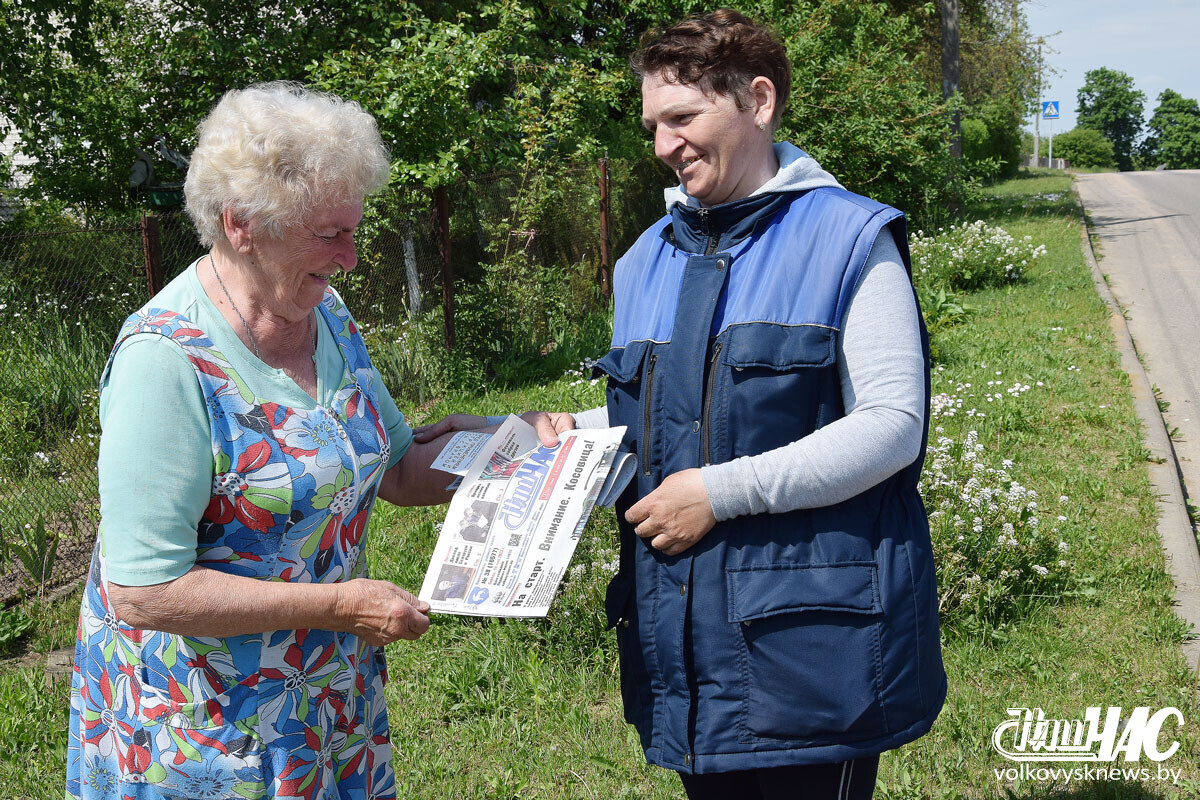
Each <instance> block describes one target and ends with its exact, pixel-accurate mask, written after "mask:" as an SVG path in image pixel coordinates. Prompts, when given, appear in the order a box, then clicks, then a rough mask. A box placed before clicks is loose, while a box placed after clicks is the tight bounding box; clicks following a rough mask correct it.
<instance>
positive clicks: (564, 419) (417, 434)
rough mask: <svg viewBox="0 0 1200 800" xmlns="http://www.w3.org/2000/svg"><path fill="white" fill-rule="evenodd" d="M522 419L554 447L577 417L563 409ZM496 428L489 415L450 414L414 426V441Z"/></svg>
mask: <svg viewBox="0 0 1200 800" xmlns="http://www.w3.org/2000/svg"><path fill="white" fill-rule="evenodd" d="M521 419H523V420H525V421H526V422H528V423H529V424H530V425H532V426H533V427H534V430H536V431H537V433H538V437H539V438H540V439H541V440H542V444H544V445H546V446H547V447H553V446H554V445H555V444H556V443H557V442H558V435H559V434H560V433H562V432H563V431H569V430H574V429H575V417H573V416H571V415H570V414H567V413H565V412H562V411H555V412H548V411H526V412H525V413H524V414H522V415H521ZM494 430H496V426H494V425H493V426H489V425H488V418H487V417H483V416H480V415H478V414H450V415H449V416H446V417H443V418H442V419H441V420H439V421H437V422H434V423H432V424H430V425H421V426H419V427H416V428H413V441H415V442H417V443H418V444H424V443H425V442H432V441H433V440H434V439H436V438H438V437H439V436H442V435H443V434H447V433H450V432H451V431H480V432H484V431H486V432H492V431H494Z"/></svg>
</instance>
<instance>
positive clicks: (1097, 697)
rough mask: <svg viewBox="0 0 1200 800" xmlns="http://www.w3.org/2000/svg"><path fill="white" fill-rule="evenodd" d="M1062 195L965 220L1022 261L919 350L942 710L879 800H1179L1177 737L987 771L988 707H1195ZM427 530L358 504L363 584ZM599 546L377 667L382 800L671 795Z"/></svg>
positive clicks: (14, 767)
mask: <svg viewBox="0 0 1200 800" xmlns="http://www.w3.org/2000/svg"><path fill="white" fill-rule="evenodd" d="M1068 181H1069V179H1068V178H1066V177H1065V176H1061V175H1054V176H1051V175H1048V174H1046V173H1042V174H1037V175H1028V176H1025V175H1023V176H1022V178H1021V179H1019V180H1016V181H1012V182H1009V183H1006V184H1002V185H1000V186H998V187H996V188H995V189H994V190H993V193H992V194H991V195H990V196H988V197H987V198H985V199H984V201H983V202H982V203H981V204H979V205H978V206H976V207H975V208H974V209H973V216H977V217H979V218H980V219H982V220H984V221H985V223H986V224H987V225H988V226H991V227H1001V228H1003V229H1004V230H1006V231H1008V232H1009V233H1010V234H1011V235H1012V237H1013V239H1014V240H1016V241H1024V237H1025V236H1029V237H1031V241H1032V242H1035V243H1036V245H1042V246H1044V247H1045V252H1044V253H1043V254H1041V255H1040V256H1039V257H1038V258H1037V259H1036V260H1035V261H1032V262H1030V263H1029V264H1028V265H1027V268H1026V269H1025V270H1024V273H1023V276H1022V279H1021V280H1020V281H1017V282H1012V281H1008V280H1004V281H1000V282H999V283H998V284H996V285H993V286H990V287H988V288H982V289H978V290H971V291H964V292H963V297H964V298H965V299H966V300H969V302H970V304H971V305H972V306H974V307H975V308H976V309H977V310H976V312H975V313H974V314H973V315H971V316H970V317H969V319H968V320H967V321H966V322H965V323H961V324H957V325H953V326H949V327H946V328H944V329H943V330H941V331H940V332H939V333H938V334H937V335H936V338H937V341H938V343H939V345H940V348H941V351H942V354H941V357H940V361H939V364H938V368H937V370H936V371H935V374H934V389H933V391H934V394H935V404H934V405H935V409H937V412H936V413H937V416H936V418H935V419H934V421H933V424H934V426H935V428H934V430H933V431H931V444H932V449H931V451H930V454H929V459H928V462H927V463H928V465H929V466H928V470H927V474H926V477H925V485H924V491H925V496H926V500H927V502H928V504H929V508H930V510H931V511H932V512H933V514H932V523H933V524H932V528H933V535H934V542H935V547H936V548H937V552H938V555H939V570H940V578H941V581H940V583H941V598H942V608H943V614H944V625H943V647H944V653H945V659H946V664H947V671H948V673H949V675H950V694H949V697H948V699H947V705H946V708H945V709H944V711H943V712H942V715H941V717H940V718H939V720H938V722H937V723H936V724H935V726H934V729H933V731H932V732H931V733H930V734H929V735H928V736H926V737H924V738H922V739H920V740H918V741H917V742H915V743H914V744H912V745H909V746H907V747H905V748H903V749H901V750H899V751H896V752H892V753H888V754H885V756H884V759H883V762H882V766H881V772H880V781H879V786H878V790H877V792H876V794H877V796H879V797H881V798H888V799H890V800H896V799H900V798H903V799H904V800H908V799H909V798H913V799H915V798H926V797H929V798H934V797H936V798H943V797H947V798H948V797H962V796H967V797H990V796H1000V795H1002V794H1003V795H1004V796H1007V797H1011V798H1022V800H1040V799H1041V798H1064V800H1065V799H1066V798H1074V797H1083V796H1088V797H1093V796H1095V797H1111V798H1118V797H1147V796H1150V797H1165V798H1166V797H1191V796H1194V795H1195V794H1196V792H1197V791H1198V790H1200V772H1198V770H1197V764H1200V738H1198V737H1197V735H1196V734H1195V732H1194V730H1193V729H1192V728H1191V727H1184V728H1182V729H1180V730H1179V731H1178V732H1176V731H1170V732H1169V735H1170V736H1171V737H1172V738H1175V737H1177V738H1178V739H1179V740H1180V742H1181V747H1180V750H1179V752H1178V753H1176V754H1175V755H1174V756H1172V757H1171V759H1170V760H1169V761H1167V762H1165V765H1167V766H1170V767H1172V768H1175V769H1182V771H1183V772H1182V778H1181V780H1180V782H1179V783H1178V784H1177V785H1171V784H1170V783H1169V782H1161V783H1154V782H1151V783H1146V784H1138V783H1136V782H1135V781H1114V782H1111V783H1105V782H1095V781H1086V780H1085V781H1080V782H1077V783H1072V784H1070V785H1069V786H1068V785H1066V784H1062V783H1059V784H1052V783H1046V782H1032V783H1031V782H1025V783H1021V782H1016V783H1013V782H1009V781H1007V780H1004V779H999V780H998V779H997V778H996V777H995V775H994V773H993V769H1003V768H1004V767H1006V766H1008V763H1009V762H1006V761H1003V760H1002V759H1001V757H1000V756H998V755H997V754H996V753H995V751H994V750H992V748H991V745H990V734H991V731H992V729H993V728H994V727H995V726H996V725H997V724H999V723H1000V722H1002V721H1004V720H1005V719H1007V713H1006V709H1008V708H1010V707H1015V706H1026V707H1040V708H1043V709H1044V710H1045V711H1046V714H1047V716H1048V717H1060V718H1071V717H1077V716H1081V715H1082V709H1083V708H1084V707H1086V706H1091V705H1100V706H1105V705H1119V706H1122V707H1131V706H1134V705H1149V706H1152V707H1155V708H1158V707H1163V706H1167V705H1174V706H1177V707H1179V708H1181V709H1184V714H1185V716H1187V717H1188V719H1189V720H1190V719H1191V716H1192V715H1193V714H1194V710H1193V709H1194V708H1195V706H1194V702H1195V700H1194V694H1193V690H1192V684H1191V681H1192V679H1191V676H1190V675H1189V672H1188V665H1186V664H1185V663H1184V662H1183V659H1182V657H1181V654H1180V650H1179V643H1180V641H1181V638H1182V637H1183V635H1184V631H1183V627H1182V625H1181V623H1180V622H1179V620H1178V618H1177V617H1175V616H1174V614H1173V612H1172V610H1171V586H1170V580H1169V578H1168V576H1167V573H1166V571H1165V569H1164V566H1163V557H1162V553H1161V549H1160V546H1159V543H1158V541H1157V537H1156V533H1155V526H1154V503H1155V499H1154V493H1153V489H1152V488H1151V487H1150V485H1149V482H1148V479H1147V474H1146V469H1145V459H1146V451H1145V450H1144V448H1143V446H1142V444H1141V440H1140V436H1139V430H1138V422H1137V419H1136V416H1135V413H1134V411H1133V406H1132V400H1131V398H1130V395H1129V387H1128V382H1127V379H1126V377H1125V375H1124V373H1123V372H1122V370H1121V368H1120V362H1119V358H1118V356H1117V354H1116V352H1115V350H1114V348H1113V345H1112V340H1111V334H1110V333H1109V329H1108V324H1107V311H1106V309H1105V307H1104V306H1103V304H1102V303H1101V302H1100V300H1099V299H1098V298H1097V297H1096V294H1095V291H1094V288H1093V287H1092V283H1091V277H1090V275H1089V274H1088V272H1087V269H1086V267H1085V265H1084V263H1083V260H1082V257H1081V254H1080V250H1079V244H1080V231H1079V221H1078V220H1079V217H1078V209H1077V207H1076V206H1075V204H1074V201H1073V200H1072V198H1071V195H1070V190H1069V182H1068ZM599 349H602V345H601V346H600V348H599ZM599 349H598V350H596V351H593V354H594V353H595V352H599ZM556 352H557V351H556ZM580 370H581V368H580V367H579V365H574V364H573V365H571V366H570V369H568V370H567V371H566V373H565V374H563V375H561V376H560V377H558V378H556V379H553V380H550V381H548V382H546V383H539V382H536V381H530V382H528V383H524V384H521V385H519V386H517V387H516V388H509V389H504V390H497V389H492V390H489V391H484V392H482V393H476V394H471V395H454V396H448V397H445V398H442V399H441V400H440V401H439V402H437V403H435V404H433V405H430V406H429V407H427V408H425V409H424V410H423V411H422V412H416V413H413V414H412V417H413V421H414V422H421V421H427V420H433V419H437V418H440V416H441V415H442V414H444V413H448V412H451V411H470V412H476V413H489V414H494V413H502V412H505V411H509V410H515V409H525V408H535V407H540V408H551V409H572V408H584V407H590V406H593V405H595V404H597V403H599V402H601V400H602V389H603V386H602V384H601V383H600V382H597V381H592V380H589V379H588V378H587V376H586V374H585V372H581V371H580ZM518 383H520V382H518ZM409 410H411V409H409ZM967 454H971V455H967ZM976 465H979V466H976ZM956 517H957V518H958V519H961V520H962V522H961V524H960V523H959V522H958V521H957V520H956ZM976 518H978V520H977V519H976ZM440 519H441V511H440V510H439V509H397V508H392V507H381V508H380V509H379V511H378V512H377V513H376V515H375V517H374V518H373V520H372V528H371V535H372V536H373V537H375V540H374V542H373V543H372V545H371V549H370V553H371V559H372V569H373V572H374V574H375V576H377V577H381V578H386V579H389V580H393V581H396V582H397V583H399V584H401V585H404V586H409V587H412V586H417V585H419V583H420V581H421V577H422V575H423V574H424V570H425V566H426V564H427V561H428V557H429V553H430V552H431V550H432V547H433V543H434V541H435V538H436V536H437V525H438V523H439V521H440ZM1035 520H1036V524H1035ZM1007 525H1011V526H1012V528H1011V530H1010V529H1009V528H1008V527H1006V526H1007ZM615 536H616V532H615V524H614V520H613V518H612V515H611V512H607V511H606V512H598V513H597V514H595V515H594V518H593V520H592V522H591V523H590V524H589V526H588V528H587V530H586V532H585V533H584V535H583V538H582V541H581V543H580V546H579V549H578V550H577V553H576V557H575V558H576V560H575V562H574V564H573V566H572V569H571V571H570V574H569V576H568V577H567V579H566V580H565V583H564V586H563V588H562V592H561V594H560V596H559V597H558V598H557V599H556V601H555V604H554V607H553V608H552V610H551V612H550V615H549V617H548V618H547V619H545V620H536V621H520V622H513V621H509V622H503V621H499V620H490V621H489V620H475V619H466V618H456V617H436V618H435V620H434V624H433V626H432V627H431V629H430V631H429V633H428V634H427V635H426V636H425V637H423V638H422V639H421V640H420V641H419V642H417V643H415V644H412V643H398V644H396V645H393V646H391V647H389V648H388V659H389V665H390V673H391V683H390V684H389V686H388V690H387V698H388V706H389V711H390V716H391V721H392V739H393V742H394V745H395V748H396V767H397V792H398V795H399V796H403V797H406V798H413V799H414V800H415V799H416V798H425V797H429V798H434V797H439V798H440V797H462V798H490V797H527V798H595V797H624V798H671V797H679V796H680V790H679V786H678V782H677V780H676V779H675V778H674V776H673V775H671V774H670V773H668V772H665V771H662V770H658V769H656V768H651V767H647V766H646V765H645V763H644V761H643V759H642V756H641V752H640V748H639V747H638V744H637V742H636V735H635V734H634V733H633V732H632V729H631V728H630V727H628V726H627V725H625V724H624V723H623V722H622V721H621V711H620V699H619V691H618V688H617V678H616V672H615V658H616V654H615V647H614V644H613V640H612V638H611V634H609V633H608V632H606V631H605V630H604V622H603V611H602V597H603V591H604V586H605V583H606V582H607V580H608V578H609V577H610V576H611V574H612V573H613V570H614V568H615V559H616V554H615ZM960 536H961V537H962V538H961V539H960V538H959V537H960ZM1001 539H1003V540H1001ZM1010 540H1016V544H1012V543H1010ZM1060 543H1062V544H1060ZM1064 545H1065V546H1064ZM1060 562H1062V563H1060ZM1039 568H1042V569H1044V570H1045V574H1043V573H1042V569H1039ZM976 576H978V578H976ZM72 603H74V604H76V605H77V603H78V595H77V594H76V595H75V596H74V597H73V598H70V599H68V600H64V601H56V602H43V603H37V602H33V603H30V604H28V605H27V606H26V607H25V609H24V610H23V613H24V614H25V615H26V616H27V617H28V618H29V619H32V620H34V624H33V626H32V627H30V628H29V629H28V630H27V632H26V633H25V634H24V636H25V639H24V640H22V641H25V642H28V643H29V644H28V647H29V652H35V653H36V652H39V651H44V649H46V648H49V647H52V646H62V645H64V644H66V643H67V642H69V641H70V636H71V635H72V632H73V630H74V622H73V614H74V611H73V609H72V607H71V606H72ZM4 624H6V625H10V624H17V625H20V624H23V623H20V622H19V621H15V622H14V621H12V620H5V621H4ZM0 630H2V629H0ZM41 686H42V684H41V682H40V676H39V675H38V673H37V671H36V670H34V669H30V668H29V667H28V666H24V665H21V664H19V663H12V664H9V665H6V666H2V667H0V698H8V699H10V702H9V704H8V707H9V708H10V711H9V712H8V713H7V714H6V716H5V721H4V724H3V725H0V747H4V748H5V750H6V752H22V753H23V754H24V757H23V758H22V760H21V762H20V764H17V763H14V762H13V761H11V760H6V761H3V762H0V785H3V786H4V787H6V789H7V790H8V791H10V792H11V793H12V794H13V795H14V796H24V795H29V796H41V795H42V794H44V793H45V790H46V787H51V788H53V787H54V786H57V785H59V784H60V783H61V780H62V770H63V767H62V758H63V755H64V743H65V738H64V733H63V731H65V727H66V722H65V717H66V689H65V684H63V683H58V684H54V686H53V688H52V689H51V690H50V691H46V690H44V689H42V688H41ZM35 687H36V690H35ZM31 698H32V699H31Z"/></svg>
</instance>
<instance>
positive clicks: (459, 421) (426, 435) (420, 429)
mask: <svg viewBox="0 0 1200 800" xmlns="http://www.w3.org/2000/svg"><path fill="white" fill-rule="evenodd" d="M487 424H488V423H487V417H481V416H479V415H478V414H450V415H449V416H445V417H442V418H441V419H440V420H438V421H437V422H434V423H431V424H429V425H419V426H417V427H416V428H413V441H414V442H416V443H418V444H424V443H425V442H432V441H433V440H434V439H436V438H438V437H439V436H441V435H442V434H445V433H450V432H451V431H474V430H478V429H480V428H486V427H487Z"/></svg>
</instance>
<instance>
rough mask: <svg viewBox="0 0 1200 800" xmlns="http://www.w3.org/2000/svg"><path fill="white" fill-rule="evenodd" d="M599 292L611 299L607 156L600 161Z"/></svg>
mask: <svg viewBox="0 0 1200 800" xmlns="http://www.w3.org/2000/svg"><path fill="white" fill-rule="evenodd" d="M598 163H599V164H600V292H601V294H603V295H604V297H605V298H606V299H607V298H611V297H612V281H611V280H610V275H611V270H612V260H611V256H610V255H609V252H608V247H609V244H608V156H605V157H604V158H602V159H600V161H599V162H598Z"/></svg>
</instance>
